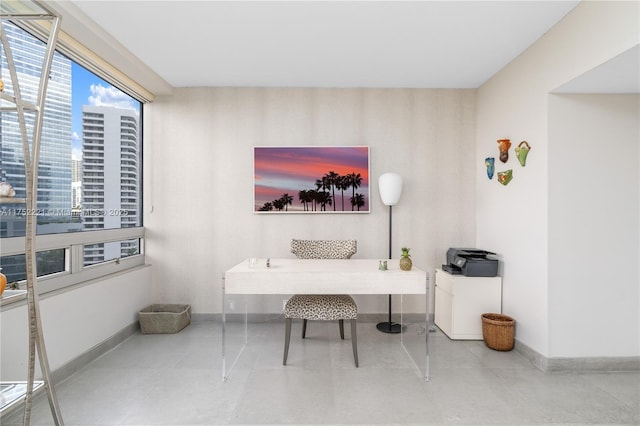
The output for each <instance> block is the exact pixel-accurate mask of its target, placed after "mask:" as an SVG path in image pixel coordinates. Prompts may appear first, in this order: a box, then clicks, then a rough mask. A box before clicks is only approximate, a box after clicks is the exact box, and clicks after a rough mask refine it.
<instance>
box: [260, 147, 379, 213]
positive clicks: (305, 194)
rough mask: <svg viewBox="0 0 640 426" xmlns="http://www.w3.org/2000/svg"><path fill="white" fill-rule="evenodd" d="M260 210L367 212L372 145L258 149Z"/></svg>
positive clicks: (278, 211)
mask: <svg viewBox="0 0 640 426" xmlns="http://www.w3.org/2000/svg"><path fill="white" fill-rule="evenodd" d="M253 165H254V202H253V210H254V212H256V213H318V214H326V213H369V211H370V210H369V147H366V146H346V147H316V146H314V147H308V146H302V147H255V148H254V151H253Z"/></svg>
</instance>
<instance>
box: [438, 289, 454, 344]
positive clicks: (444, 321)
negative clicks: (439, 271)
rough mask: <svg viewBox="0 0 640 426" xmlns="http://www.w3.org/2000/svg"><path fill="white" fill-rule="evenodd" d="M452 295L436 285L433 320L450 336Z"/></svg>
mask: <svg viewBox="0 0 640 426" xmlns="http://www.w3.org/2000/svg"><path fill="white" fill-rule="evenodd" d="M452 309H453V297H452V296H451V293H448V292H446V291H444V290H442V288H441V287H439V286H437V285H436V290H435V312H434V322H435V324H436V325H437V326H438V327H440V330H442V331H443V332H444V333H445V334H446V335H447V336H449V337H452V334H451V327H452V324H451V321H452V318H453V312H452Z"/></svg>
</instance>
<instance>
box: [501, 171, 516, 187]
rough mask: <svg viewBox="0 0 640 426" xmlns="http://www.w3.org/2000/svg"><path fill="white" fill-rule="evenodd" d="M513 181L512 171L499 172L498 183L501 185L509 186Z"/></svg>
mask: <svg viewBox="0 0 640 426" xmlns="http://www.w3.org/2000/svg"><path fill="white" fill-rule="evenodd" d="M511 179H513V170H512V169H509V170H505V171H504V172H498V182H500V183H501V184H503V185H508V184H509V182H511Z"/></svg>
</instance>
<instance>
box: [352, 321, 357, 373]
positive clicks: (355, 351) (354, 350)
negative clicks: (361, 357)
mask: <svg viewBox="0 0 640 426" xmlns="http://www.w3.org/2000/svg"><path fill="white" fill-rule="evenodd" d="M351 345H352V346H353V359H354V360H355V361H356V368H358V337H357V336H356V320H355V319H352V320H351Z"/></svg>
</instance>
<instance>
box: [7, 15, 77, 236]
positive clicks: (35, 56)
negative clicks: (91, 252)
mask: <svg viewBox="0 0 640 426" xmlns="http://www.w3.org/2000/svg"><path fill="white" fill-rule="evenodd" d="M3 27H4V29H5V32H6V35H7V39H8V41H9V45H10V46H11V51H12V53H13V58H14V61H15V65H16V72H17V75H18V82H19V84H20V92H21V94H22V97H23V98H24V99H26V100H28V101H30V102H34V103H35V102H36V97H37V94H38V85H39V82H40V70H41V68H42V61H43V57H44V53H45V47H44V44H43V43H42V42H40V41H39V40H38V39H36V38H35V37H33V36H32V35H30V34H28V33H26V32H25V31H23V30H21V29H20V28H18V27H16V26H14V25H12V24H10V23H8V22H3ZM1 67H2V70H1V71H2V81H3V82H4V84H5V92H6V93H13V92H14V89H13V83H12V81H11V75H10V73H9V68H8V65H7V59H6V54H4V52H3V55H2V64H1ZM3 105H4V104H3ZM33 118H34V117H33V114H29V113H27V114H26V121H27V129H28V131H29V135H31V133H32V132H31V130H32V129H33ZM30 137H31V136H30ZM39 164H40V165H39V171H38V200H37V208H38V211H39V212H40V214H39V215H38V216H39V217H38V223H42V222H45V221H47V220H48V219H50V218H53V217H55V220H56V221H64V220H65V216H66V215H68V216H69V217H70V215H71V204H72V200H71V190H70V188H71V61H70V60H69V59H67V58H65V57H64V56H62V55H60V54H59V53H56V54H55V55H54V57H53V64H52V68H51V73H50V76H49V82H48V90H47V97H46V103H45V109H44V115H43V129H42V139H41V148H40V163H39ZM0 180H2V181H6V182H9V183H10V184H11V185H12V186H13V187H14V188H15V190H16V196H17V197H24V196H25V186H26V182H25V176H24V152H23V148H22V139H21V133H20V127H19V124H18V116H17V114H16V113H15V112H3V113H1V114H0ZM11 207H12V206H9V205H4V208H11ZM19 207H24V206H23V205H21V206H19ZM47 216H49V218H48V217H47ZM3 219H4V220H3V222H4V225H3V229H2V230H0V232H1V234H2V236H3V237H13V236H19V235H24V217H23V216H22V217H12V216H11V215H5V217H4V218H3Z"/></svg>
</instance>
